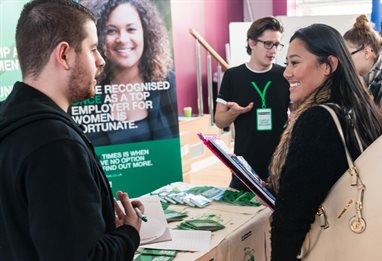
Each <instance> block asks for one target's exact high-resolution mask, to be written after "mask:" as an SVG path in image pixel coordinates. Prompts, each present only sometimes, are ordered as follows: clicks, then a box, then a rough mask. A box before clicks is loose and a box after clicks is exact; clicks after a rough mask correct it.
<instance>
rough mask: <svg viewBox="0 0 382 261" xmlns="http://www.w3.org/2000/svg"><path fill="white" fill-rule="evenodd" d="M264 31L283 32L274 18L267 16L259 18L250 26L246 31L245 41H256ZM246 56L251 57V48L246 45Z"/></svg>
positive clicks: (282, 28)
mask: <svg viewBox="0 0 382 261" xmlns="http://www.w3.org/2000/svg"><path fill="white" fill-rule="evenodd" d="M266 30H272V31H275V32H280V33H283V32H284V27H283V26H282V25H281V24H280V22H279V20H277V19H276V18H274V17H271V16H268V17H263V18H260V19H258V20H256V21H254V22H253V23H252V24H251V27H249V29H248V31H247V41H248V40H249V39H252V40H256V39H257V38H258V37H259V36H260V35H262V34H263V33H264V31H266ZM247 54H249V55H251V47H249V44H248V43H247Z"/></svg>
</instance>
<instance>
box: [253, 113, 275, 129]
mask: <svg viewBox="0 0 382 261" xmlns="http://www.w3.org/2000/svg"><path fill="white" fill-rule="evenodd" d="M256 119H257V130H258V131H266V130H272V109H271V108H265V109H257V110H256Z"/></svg>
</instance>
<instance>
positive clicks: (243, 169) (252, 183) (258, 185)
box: [198, 133, 275, 210]
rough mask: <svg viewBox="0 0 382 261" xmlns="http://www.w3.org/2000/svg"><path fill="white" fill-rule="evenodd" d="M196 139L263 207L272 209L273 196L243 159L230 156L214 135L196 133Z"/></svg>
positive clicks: (233, 155)
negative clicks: (200, 141) (201, 142)
mask: <svg viewBox="0 0 382 261" xmlns="http://www.w3.org/2000/svg"><path fill="white" fill-rule="evenodd" d="M198 137H199V138H200V139H201V140H202V141H203V143H204V145H206V146H207V148H209V149H210V150H211V151H212V153H214V154H215V156H217V157H218V158H219V159H220V161H221V162H223V163H224V164H225V165H226V166H227V167H228V168H229V169H230V170H231V171H232V172H233V173H234V175H236V177H238V179H239V180H240V181H241V182H242V183H243V184H244V185H245V186H247V188H248V189H249V190H250V191H252V192H253V193H255V194H256V195H257V197H258V198H259V200H260V201H261V202H262V203H263V204H264V205H266V206H268V207H269V208H270V209H272V210H273V209H274V206H275V196H274V195H273V194H272V193H271V192H270V191H269V190H268V189H267V188H266V187H265V186H264V185H263V181H262V180H261V179H260V177H259V176H258V175H257V174H256V172H255V171H254V170H253V169H252V168H251V166H250V165H249V164H248V162H247V161H246V160H245V159H244V158H243V157H241V156H236V155H235V154H230V153H229V152H228V150H227V149H226V146H225V144H224V142H223V141H221V140H219V139H217V137H216V136H215V135H203V134H202V133H198Z"/></svg>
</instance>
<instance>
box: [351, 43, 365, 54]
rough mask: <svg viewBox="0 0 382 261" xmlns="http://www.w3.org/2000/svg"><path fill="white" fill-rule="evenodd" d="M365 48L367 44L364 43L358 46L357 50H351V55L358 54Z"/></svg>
mask: <svg viewBox="0 0 382 261" xmlns="http://www.w3.org/2000/svg"><path fill="white" fill-rule="evenodd" d="M364 48H365V46H363V45H362V46H361V47H360V48H358V49H357V50H355V51H352V52H350V55H353V54H356V53H358V52H360V51H362V50H363V49H364Z"/></svg>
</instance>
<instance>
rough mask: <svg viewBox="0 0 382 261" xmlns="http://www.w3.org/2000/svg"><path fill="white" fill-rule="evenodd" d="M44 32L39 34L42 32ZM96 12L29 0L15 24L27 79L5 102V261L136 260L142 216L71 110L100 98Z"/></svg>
mask: <svg viewBox="0 0 382 261" xmlns="http://www.w3.org/2000/svg"><path fill="white" fill-rule="evenodd" d="M36 36H38V37H36ZM97 43H98V42H97V29H96V25H95V19H94V16H93V15H92V14H91V12H90V11H89V10H87V9H86V8H84V7H83V6H81V5H80V4H78V3H76V2H72V1H64V0H35V1H31V2H29V3H27V4H26V5H25V6H24V8H23V10H22V12H21V15H20V18H19V20H18V23H17V28H16V48H17V52H18V59H19V64H20V68H21V72H22V77H23V81H22V82H16V83H15V85H14V87H13V90H12V92H11V93H10V95H9V96H8V97H7V99H6V100H5V101H3V102H2V103H1V105H0V205H1V208H0V257H1V260H7V261H13V260H31V261H38V260H41V261H42V260H46V261H48V260H55V261H60V260H62V261H68V260H71V261H76V260H78V261H83V260H107V261H115V260H121V261H122V260H123V261H126V260H132V259H133V256H134V252H135V250H136V249H137V248H138V246H139V243H140V237H139V233H138V231H139V230H140V226H141V220H140V219H139V217H138V216H137V214H136V212H135V211H134V209H133V205H134V206H135V207H138V208H139V209H140V210H141V211H144V207H143V205H142V203H141V202H140V201H132V202H130V200H129V198H128V196H127V194H126V193H123V192H118V193H117V196H118V199H119V200H120V201H121V203H122V205H121V207H119V206H118V204H117V202H116V200H115V199H114V202H113V196H112V194H111V189H110V186H109V182H108V181H107V178H106V176H105V174H104V172H103V170H102V167H101V165H100V162H99V161H98V159H97V157H96V155H95V153H94V148H93V146H92V144H91V143H90V142H89V140H88V139H87V138H86V136H85V135H84V133H83V131H82V129H81V128H79V126H77V124H75V122H74V121H73V120H72V118H71V117H70V116H69V115H68V113H67V110H68V107H69V105H70V104H71V103H73V102H78V101H82V100H84V99H87V98H89V97H91V96H93V95H94V92H95V84H96V77H97V76H98V75H99V74H100V73H101V71H102V68H103V67H104V65H105V61H104V59H103V58H102V56H101V55H100V53H99V52H98V50H97Z"/></svg>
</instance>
